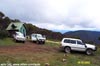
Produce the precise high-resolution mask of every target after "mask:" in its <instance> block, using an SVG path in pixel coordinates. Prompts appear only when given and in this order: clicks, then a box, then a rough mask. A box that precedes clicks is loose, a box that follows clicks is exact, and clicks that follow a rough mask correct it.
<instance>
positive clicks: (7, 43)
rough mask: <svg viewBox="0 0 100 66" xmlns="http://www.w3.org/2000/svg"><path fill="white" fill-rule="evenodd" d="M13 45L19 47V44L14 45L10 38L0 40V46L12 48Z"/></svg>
mask: <svg viewBox="0 0 100 66" xmlns="http://www.w3.org/2000/svg"><path fill="white" fill-rule="evenodd" d="M14 45H19V44H18V43H15V42H14V41H13V39H12V38H5V39H0V46H14Z"/></svg>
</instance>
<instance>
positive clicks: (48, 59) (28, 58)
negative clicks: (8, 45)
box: [0, 39, 100, 66]
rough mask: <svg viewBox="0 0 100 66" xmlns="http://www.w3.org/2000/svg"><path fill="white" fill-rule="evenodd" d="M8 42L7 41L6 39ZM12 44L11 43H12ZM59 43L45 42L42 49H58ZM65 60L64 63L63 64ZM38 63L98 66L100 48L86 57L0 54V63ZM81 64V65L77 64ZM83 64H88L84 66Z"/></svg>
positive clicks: (40, 53) (99, 64)
mask: <svg viewBox="0 0 100 66" xmlns="http://www.w3.org/2000/svg"><path fill="white" fill-rule="evenodd" d="M6 40H8V39H6ZM12 44H13V43H12ZM59 44H60V42H58V43H57V42H53V41H49V40H48V41H47V42H46V44H45V45H42V46H43V47H48V46H49V47H59ZM63 59H65V62H63ZM7 62H11V63H40V64H41V66H45V63H49V64H50V66H100V48H98V51H97V52H95V55H93V56H87V55H85V54H84V53H71V54H65V53H64V52H62V51H59V50H57V52H52V51H50V52H37V53H34V52H26V53H25V52H22V53H15V54H7V53H2V54H0V63H7ZM78 62H83V63H80V64H79V63H78ZM85 62H89V64H86V63H85Z"/></svg>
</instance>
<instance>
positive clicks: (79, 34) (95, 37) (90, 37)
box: [64, 30, 100, 44]
mask: <svg viewBox="0 0 100 66" xmlns="http://www.w3.org/2000/svg"><path fill="white" fill-rule="evenodd" d="M64 35H66V36H67V37H74V38H80V39H82V40H83V41H84V42H88V43H95V44H100V40H99V37H100V32H97V31H85V30H79V31H70V32H66V33H64Z"/></svg>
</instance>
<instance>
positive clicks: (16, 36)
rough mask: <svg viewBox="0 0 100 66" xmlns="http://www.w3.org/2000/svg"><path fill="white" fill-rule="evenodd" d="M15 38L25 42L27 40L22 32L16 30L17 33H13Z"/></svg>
mask: <svg viewBox="0 0 100 66" xmlns="http://www.w3.org/2000/svg"><path fill="white" fill-rule="evenodd" d="M13 38H14V40H15V41H16V42H17V41H22V42H23V43H24V42H25V40H26V38H25V37H24V35H23V34H22V33H21V32H15V34H13Z"/></svg>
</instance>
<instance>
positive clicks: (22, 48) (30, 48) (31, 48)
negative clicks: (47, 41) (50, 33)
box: [0, 42, 58, 54]
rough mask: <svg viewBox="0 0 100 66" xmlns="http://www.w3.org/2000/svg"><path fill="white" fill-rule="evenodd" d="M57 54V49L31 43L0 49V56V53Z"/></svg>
mask: <svg viewBox="0 0 100 66" xmlns="http://www.w3.org/2000/svg"><path fill="white" fill-rule="evenodd" d="M50 51H51V52H57V51H58V48H57V47H51V46H45V45H39V44H35V43H32V42H25V43H24V44H21V45H18V46H6V47H5V46H4V47H0V54H1V53H10V54H14V53H21V52H32V53H37V52H50Z"/></svg>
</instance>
